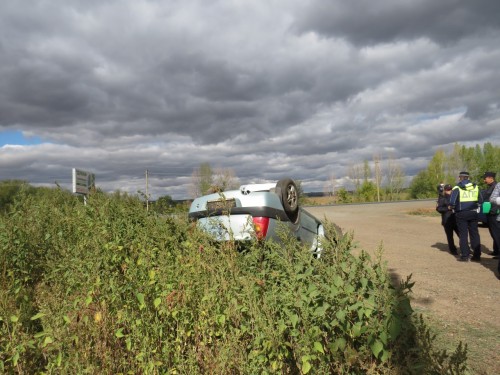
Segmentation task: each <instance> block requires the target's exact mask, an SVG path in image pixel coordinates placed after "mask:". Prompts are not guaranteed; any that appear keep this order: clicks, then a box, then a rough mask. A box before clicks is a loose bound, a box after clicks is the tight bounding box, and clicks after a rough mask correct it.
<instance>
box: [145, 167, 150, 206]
mask: <svg viewBox="0 0 500 375" xmlns="http://www.w3.org/2000/svg"><path fill="white" fill-rule="evenodd" d="M146 211H149V193H148V170H147V169H146Z"/></svg>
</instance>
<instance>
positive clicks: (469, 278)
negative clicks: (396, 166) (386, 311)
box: [306, 201, 500, 374]
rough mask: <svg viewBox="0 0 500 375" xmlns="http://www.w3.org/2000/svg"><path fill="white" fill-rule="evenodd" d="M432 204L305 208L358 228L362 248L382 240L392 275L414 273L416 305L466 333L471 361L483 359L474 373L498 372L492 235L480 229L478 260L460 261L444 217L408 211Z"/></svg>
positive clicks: (499, 328) (498, 299) (499, 284)
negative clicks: (450, 244) (452, 251)
mask: <svg viewBox="0 0 500 375" xmlns="http://www.w3.org/2000/svg"><path fill="white" fill-rule="evenodd" d="M434 206H435V202H434V201H412V202H398V203H382V204H364V205H336V206H322V207H306V209H307V210H308V211H309V212H311V213H312V214H313V215H315V216H316V217H318V218H319V219H323V218H325V217H326V218H327V219H328V220H329V221H332V222H334V223H336V224H337V225H339V226H340V227H341V228H342V229H343V231H344V232H350V231H352V232H354V240H355V242H356V243H358V245H359V248H360V249H364V250H366V251H368V252H369V253H374V252H375V251H376V250H377V248H378V247H379V246H380V245H381V244H382V246H383V249H384V253H383V258H384V260H386V261H387V265H388V268H389V271H390V272H391V274H392V276H393V277H394V278H395V279H399V280H401V279H403V280H404V279H406V277H407V276H408V275H412V280H413V281H414V282H415V286H414V287H413V293H412V306H413V307H414V309H415V310H417V311H419V312H422V313H424V316H425V315H427V316H429V317H430V318H432V319H435V320H436V321H437V324H438V325H441V326H442V327H443V329H444V331H445V335H449V336H451V338H452V341H453V339H456V340H455V341H459V340H464V339H465V338H467V341H466V342H467V343H468V344H469V347H470V351H469V357H471V362H474V363H475V362H476V361H477V362H482V363H483V364H484V365H480V366H479V367H480V370H479V367H476V368H478V371H477V372H476V373H483V374H489V373H491V374H493V373H500V340H498V337H499V336H500V280H498V279H497V277H496V274H495V271H496V268H497V265H498V259H493V257H492V255H490V253H491V250H492V239H491V236H490V234H489V232H488V229H487V228H480V229H479V230H480V236H481V244H482V251H483V253H482V261H481V262H480V263H475V262H469V263H463V262H458V261H457V260H456V257H455V256H454V255H452V254H450V253H449V252H448V246H447V244H446V237H445V234H444V231H443V228H442V226H441V225H440V223H441V222H440V217H438V216H419V215H410V214H409V212H414V211H417V210H419V209H433V208H434ZM456 244H457V246H458V238H456ZM490 335H491V336H490ZM471 336H473V337H471ZM492 343H493V344H492ZM484 346H486V347H484ZM483 355H484V356H485V358H481V357H483ZM473 356H475V357H476V358H472V357H473ZM485 361H486V362H485ZM497 366H498V367H497ZM490 370H491V371H493V372H491V371H490Z"/></svg>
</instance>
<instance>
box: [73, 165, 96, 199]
mask: <svg viewBox="0 0 500 375" xmlns="http://www.w3.org/2000/svg"><path fill="white" fill-rule="evenodd" d="M94 186H95V174H93V173H90V172H86V171H82V170H80V169H76V168H73V193H79V194H88V193H89V191H90V189H92V188H93V187H94Z"/></svg>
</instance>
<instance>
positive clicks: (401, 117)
mask: <svg viewBox="0 0 500 375" xmlns="http://www.w3.org/2000/svg"><path fill="white" fill-rule="evenodd" d="M499 67H500V1H498V0H475V1H470V0H439V1H436V0H379V1H371V0H349V1H345V0H344V1H343V0H329V1H324V0H322V1H320V0H309V1H304V0H213V1H207V0H165V1H160V0H50V1H49V0H38V1H37V0H23V1H19V0H2V1H1V2H0V180H3V179H23V180H27V181H29V182H32V183H45V184H49V185H50V186H55V185H54V181H58V183H59V184H61V185H63V186H66V187H68V188H70V187H71V169H72V168H78V169H83V170H88V171H91V172H94V173H95V174H96V183H97V185H98V186H99V187H101V188H102V189H104V190H105V191H114V190H122V191H126V192H130V193H136V192H137V191H138V190H142V191H144V190H145V171H146V169H148V170H149V173H150V178H149V190H150V193H151V194H152V196H153V199H154V198H156V197H158V196H162V195H170V196H172V197H173V198H174V199H183V198H189V191H190V188H189V185H190V184H191V181H192V179H191V175H192V173H193V170H194V169H195V168H197V167H199V165H200V164H201V163H203V162H209V163H210V165H211V166H212V167H213V168H225V169H227V168H230V169H232V170H233V171H234V173H235V174H236V176H237V177H238V178H239V179H240V181H241V183H249V182H268V181H274V180H278V179H280V178H282V177H287V176H288V177H292V178H294V179H298V180H301V181H302V185H303V187H304V190H305V191H323V189H324V186H325V185H326V184H327V181H328V180H329V179H330V178H331V177H332V176H334V177H335V178H336V179H338V182H339V183H344V182H345V177H346V176H347V175H348V168H349V166H350V165H352V164H357V163H363V160H373V157H374V155H380V158H381V159H382V160H386V159H389V158H390V159H393V160H395V161H397V163H399V165H400V166H401V167H402V168H403V169H404V171H405V173H406V175H407V176H412V175H414V174H416V173H417V172H418V171H419V170H420V169H422V168H425V167H426V166H427V163H428V161H429V160H430V159H431V157H432V156H433V155H434V153H435V152H436V150H438V149H440V148H441V149H449V148H450V147H452V145H453V144H454V143H455V142H458V143H460V144H464V145H467V146H473V145H476V144H480V145H482V144H484V143H485V142H491V143H493V144H496V145H499V144H500V68H499ZM382 166H384V163H382Z"/></svg>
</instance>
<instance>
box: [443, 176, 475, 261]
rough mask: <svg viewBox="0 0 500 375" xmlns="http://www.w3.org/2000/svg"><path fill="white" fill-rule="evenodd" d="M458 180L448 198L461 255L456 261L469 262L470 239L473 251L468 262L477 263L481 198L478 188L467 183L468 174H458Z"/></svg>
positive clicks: (469, 182)
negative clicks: (478, 210) (455, 224)
mask: <svg viewBox="0 0 500 375" xmlns="http://www.w3.org/2000/svg"><path fill="white" fill-rule="evenodd" d="M458 179H459V182H458V184H457V185H456V186H455V187H454V188H453V190H452V193H451V198H450V207H451V209H452V210H453V212H455V218H456V220H457V226H458V234H459V238H460V240H459V243H460V253H461V255H460V258H459V259H458V260H459V261H461V262H468V261H469V255H470V248H469V243H468V242H469V238H470V245H471V247H472V251H473V255H472V258H471V259H470V260H472V261H475V262H479V261H480V260H481V239H480V238H479V230H478V228H477V223H478V217H477V216H478V214H477V209H478V207H479V205H480V204H482V203H483V197H482V194H481V193H480V192H479V187H478V186H477V185H476V184H474V183H472V182H471V181H469V173H468V172H460V174H459V175H458Z"/></svg>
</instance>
